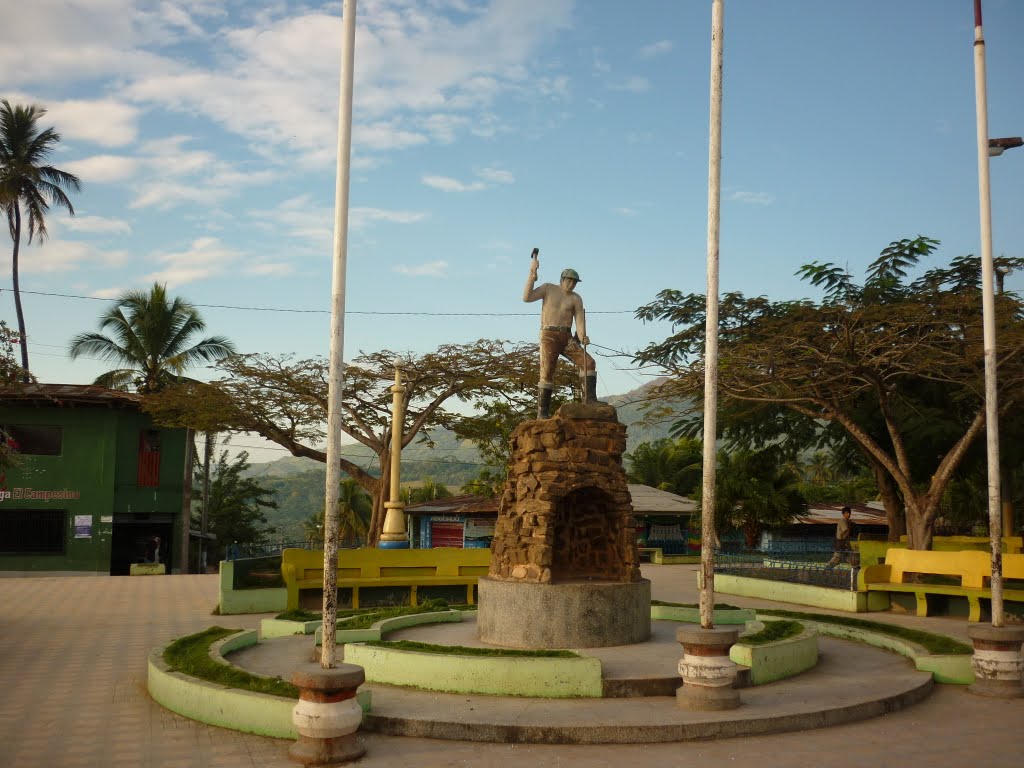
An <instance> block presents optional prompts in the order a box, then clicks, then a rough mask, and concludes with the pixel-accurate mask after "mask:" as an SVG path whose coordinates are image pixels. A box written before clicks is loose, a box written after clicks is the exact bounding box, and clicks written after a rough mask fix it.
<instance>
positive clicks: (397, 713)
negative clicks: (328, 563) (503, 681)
mask: <svg viewBox="0 0 1024 768" xmlns="http://www.w3.org/2000/svg"><path fill="white" fill-rule="evenodd" d="M677 626H678V624H677V623H675V622H664V621H654V622H652V638H651V640H650V641H648V642H646V643H638V644H636V645H628V646H616V647H609V648H596V649H587V650H584V651H582V653H583V654H585V655H588V656H594V657H597V658H600V659H601V662H602V667H603V675H604V682H605V688H606V691H607V690H608V688H609V686H611V687H612V688H614V687H615V686H619V687H621V688H624V689H628V690H631V691H632V695H634V696H638V697H636V698H600V699H535V698H513V697H501V696H480V695H471V694H445V693H435V692H430V691H420V690H411V689H405V688H396V687H392V686H386V685H380V684H372V683H368V684H366V685H365V686H364V687H365V688H368V689H369V690H371V691H372V696H373V709H372V712H370V713H369V714H367V715H366V716H365V718H364V721H363V728H364V729H365V730H369V731H375V732H378V733H385V734H391V735H401V736H418V737H427V738H434V739H455V740H465V741H489V742H505V743H552V744H556V743H557V744H605V743H618V744H628V743H654V742H670V741H686V740H691V739H711V738H721V737H728V736H744V735H756V734H765V733H782V732H786V731H794V730H804V729H809V728H822V727H827V726H832V725H839V724H842V723H847V722H853V721H857V720H863V719H865V718H869V717H875V716H878V715H882V714H885V713H886V712H892V711H895V710H898V709H902V708H903V707H906V706H909V705H911V704H914V703H916V702H918V701H920V700H922V699H923V698H925V697H926V696H927V695H928V694H929V693H930V692H931V690H932V685H933V683H932V677H931V675H930V674H929V673H925V672H919V671H917V670H916V669H914V667H913V665H912V664H911V663H910V662H909V661H907V660H906V659H904V658H903V657H901V656H898V655H895V654H892V653H888V652H886V651H881V650H878V649H876V648H871V647H869V646H866V645H862V644H859V643H853V642H848V641H843V640H835V639H831V638H827V637H822V638H821V645H820V647H821V659H820V662H819V664H818V666H817V667H816V668H815V669H813V670H811V671H809V672H805V673H803V674H802V675H799V676H797V677H794V678H790V679H788V680H784V681H780V682H776V683H771V684H769V685H763V686H755V687H750V688H745V689H744V690H743V691H742V693H741V698H742V701H743V704H742V706H741V707H740V708H739V709H736V710H730V711H726V712H690V711H688V710H683V709H680V708H679V707H678V706H677V705H676V701H675V697H674V696H673V695H672V693H674V690H675V687H677V686H678V684H679V683H678V673H677V672H676V665H677V664H678V661H679V657H680V656H681V654H682V649H681V648H680V646H679V644H678V643H677V642H675V637H674V635H675V628H676V627H677ZM389 639H406V640H418V641H421V642H429V643H446V644H450V645H470V646H472V645H483V644H482V643H480V642H479V640H478V639H477V638H476V626H475V622H474V621H464V622H462V623H459V624H438V625H427V626H421V627H413V628H409V629H405V630H400V631H399V632H395V633H393V634H391V635H390V636H389ZM314 653H315V649H314V646H313V641H312V639H311V637H309V636H299V637H293V638H278V639H273V640H269V641H266V642H262V643H260V644H259V645H258V646H255V647H253V648H250V649H246V650H244V651H240V652H238V653H235V654H232V655H231V656H230V657H229V659H230V661H231V662H232V663H234V664H237V665H238V666H240V667H243V668H245V669H248V670H250V671H252V672H256V673H258V674H264V675H276V676H281V677H288V676H289V675H290V674H291V671H292V669H293V668H294V666H296V665H297V664H298V663H299V662H301V661H306V660H308V659H309V658H310V657H311V656H312V655H313V654H314ZM644 681H646V684H647V686H648V688H647V690H646V693H647V694H648V695H638V694H639V691H640V690H641V688H642V687H643V682H644ZM669 691H671V692H672V693H670V692H669ZM650 694H658V695H650Z"/></svg>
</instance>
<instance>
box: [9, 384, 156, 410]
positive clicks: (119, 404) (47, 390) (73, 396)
mask: <svg viewBox="0 0 1024 768" xmlns="http://www.w3.org/2000/svg"><path fill="white" fill-rule="evenodd" d="M0 403H32V404H35V405H51V406H56V407H58V408H75V407H81V406H84V407H94V408H95V407H103V406H106V407H108V408H134V409H138V407H139V404H140V403H142V395H137V394H135V393H134V392H121V391H119V390H116V389H107V388H106V387H97V386H95V385H94V384H25V385H24V386H19V387H12V388H9V389H3V390H0Z"/></svg>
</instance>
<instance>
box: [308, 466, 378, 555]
mask: <svg viewBox="0 0 1024 768" xmlns="http://www.w3.org/2000/svg"><path fill="white" fill-rule="evenodd" d="M372 511H373V500H372V499H371V498H370V496H369V495H368V494H367V493H366V491H364V490H363V489H362V487H360V485H359V484H358V483H357V482H356V481H355V480H352V479H351V478H346V479H345V480H342V481H341V493H340V495H339V496H338V513H339V520H338V541H340V542H342V543H345V544H360V543H362V542H365V541H366V534H367V531H368V530H369V523H370V512H372ZM302 533H303V535H304V536H305V538H306V540H307V541H311V542H317V543H320V544H323V540H324V510H323V509H321V510H320V511H319V512H314V513H313V514H312V515H310V516H309V517H308V518H306V519H305V520H303V521H302Z"/></svg>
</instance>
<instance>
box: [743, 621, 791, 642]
mask: <svg viewBox="0 0 1024 768" xmlns="http://www.w3.org/2000/svg"><path fill="white" fill-rule="evenodd" d="M803 631H804V625H803V624H801V623H800V622H799V621H790V620H789V619H783V620H782V621H769V622H766V623H765V625H764V629H762V630H761V631H760V632H757V633H755V634H753V635H748V636H746V637H741V638H740V639H739V642H741V643H743V644H744V645H766V644H767V643H776V642H778V641H780V640H787V639H788V638H790V637H796V636H797V635H799V634H800V633H801V632H803Z"/></svg>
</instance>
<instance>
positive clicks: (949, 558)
mask: <svg viewBox="0 0 1024 768" xmlns="http://www.w3.org/2000/svg"><path fill="white" fill-rule="evenodd" d="M885 564H886V565H888V566H889V567H890V570H889V580H890V581H891V582H892V583H893V584H902V583H903V582H904V574H906V573H925V574H930V575H935V576H954V577H959V578H960V586H962V587H968V588H972V589H980V588H981V587H982V586H983V585H984V580H985V577H986V576H989V577H991V566H992V564H991V561H990V559H989V555H988V553H987V552H980V551H977V550H962V551H960V552H934V551H929V550H919V549H890V550H889V551H888V552H886V554H885Z"/></svg>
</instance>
